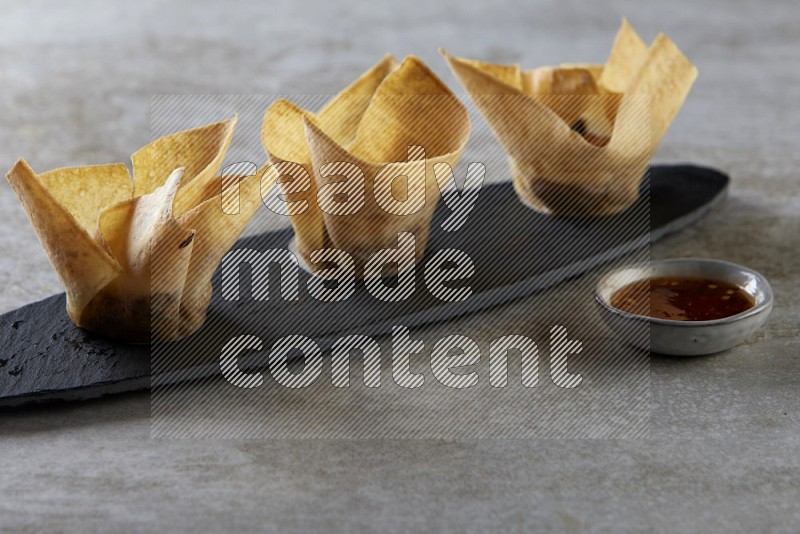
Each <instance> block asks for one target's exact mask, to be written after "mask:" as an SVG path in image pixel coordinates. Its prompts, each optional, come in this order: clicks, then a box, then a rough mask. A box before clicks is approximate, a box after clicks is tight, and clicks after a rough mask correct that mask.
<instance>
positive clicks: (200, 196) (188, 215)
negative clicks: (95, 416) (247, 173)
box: [7, 118, 272, 342]
mask: <svg viewBox="0 0 800 534" xmlns="http://www.w3.org/2000/svg"><path fill="white" fill-rule="evenodd" d="M235 124H236V118H234V119H231V120H228V121H224V122H219V123H216V124H212V125H209V126H204V127H201V128H196V129H193V130H187V131H184V132H180V133H176V134H173V135H170V136H167V137H163V138H161V139H158V140H156V141H154V142H153V143H151V144H149V145H147V146H146V147H144V148H142V149H141V150H139V151H138V152H136V153H135V154H134V155H133V157H132V161H133V180H131V177H130V175H129V174H128V169H127V167H126V166H125V165H124V164H114V165H97V166H88V167H75V168H67V169H57V170H53V171H49V172H46V173H44V174H39V175H37V174H36V173H35V172H34V171H33V169H31V167H30V166H29V165H28V164H27V163H26V162H25V161H24V160H19V161H18V162H17V163H16V164H15V165H14V166H13V167H12V168H11V170H10V171H9V172H8V174H7V178H8V181H9V182H10V183H11V186H12V187H13V188H14V190H15V191H16V193H17V195H18V196H19V199H20V201H21V202H22V205H23V207H24V208H25V211H26V212H27V214H28V217H29V218H30V221H31V223H32V224H33V228H34V230H35V231H36V233H37V234H38V236H39V240H40V241H41V243H42V245H43V246H44V249H45V252H46V253H47V255H48V257H49V259H50V262H51V264H52V265H53V267H54V269H55V270H56V273H57V274H58V276H59V278H60V280H61V283H62V285H63V286H64V288H65V289H66V293H67V312H68V314H69V316H70V318H71V319H72V321H73V322H74V323H75V324H76V325H77V326H79V327H82V328H85V329H87V330H91V331H93V332H97V333H100V334H103V335H107V336H109V337H112V338H115V339H119V340H123V341H129V342H149V341H151V340H154V339H177V338H179V337H183V336H186V335H188V334H190V333H192V332H193V331H194V330H196V329H197V328H199V327H200V326H201V325H202V324H203V321H204V320H205V316H206V311H207V309H208V304H209V301H210V298H211V276H212V274H213V273H214V271H215V270H216V268H217V265H218V264H219V262H220V261H221V260H222V257H223V256H224V254H225V253H226V252H227V251H228V250H229V249H230V247H231V246H232V245H233V244H234V242H235V241H236V239H237V237H238V236H239V234H240V233H241V232H242V230H243V229H244V227H245V226H246V225H247V223H248V221H249V220H250V218H251V217H252V215H253V214H254V213H255V210H256V208H257V207H258V205H259V203H260V202H261V196H260V195H259V187H260V185H261V180H260V178H261V174H260V173H258V174H256V175H254V176H251V177H248V178H243V179H241V180H240V181H239V182H238V183H239V186H240V190H239V198H238V199H233V198H229V197H228V196H226V197H225V198H224V200H223V197H222V185H221V178H220V177H217V174H216V173H217V171H218V170H219V168H220V166H221V164H222V161H223V158H224V157H225V152H226V151H227V150H228V146H229V145H230V141H231V137H232V136H233V130H234V127H235ZM271 185H272V184H271V183H269V179H267V180H265V183H264V186H265V187H270V186H271ZM234 201H236V202H238V204H233V205H232V204H231V202H234ZM223 203H225V210H224V211H223ZM236 206H238V208H239V209H238V213H236V211H235V209H232V208H235V207H236ZM226 212H232V213H236V214H234V215H231V214H228V213H226Z"/></svg>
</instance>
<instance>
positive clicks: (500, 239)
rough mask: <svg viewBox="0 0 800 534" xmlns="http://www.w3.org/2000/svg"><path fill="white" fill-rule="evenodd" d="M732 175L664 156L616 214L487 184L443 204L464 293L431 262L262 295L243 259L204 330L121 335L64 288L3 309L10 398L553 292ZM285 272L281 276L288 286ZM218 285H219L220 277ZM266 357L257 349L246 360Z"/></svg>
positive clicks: (4, 383)
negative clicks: (464, 261) (539, 204)
mask: <svg viewBox="0 0 800 534" xmlns="http://www.w3.org/2000/svg"><path fill="white" fill-rule="evenodd" d="M727 186H728V177H727V176H725V175H724V174H722V173H720V172H718V171H715V170H713V169H708V168H703V167H696V166H689V165H675V166H653V167H652V168H651V170H650V172H649V177H646V179H645V180H644V181H643V184H642V196H641V198H640V200H639V201H638V203H637V204H636V205H634V206H633V207H631V208H630V209H629V210H627V211H625V212H623V213H621V214H618V215H615V216H612V217H606V218H593V219H580V218H555V217H548V216H545V215H541V214H539V213H536V212H534V211H532V210H530V209H528V208H526V207H525V206H523V205H522V204H521V203H520V202H519V200H518V199H517V197H516V195H515V193H514V191H513V189H512V187H511V184H510V183H500V184H493V185H487V186H485V187H484V188H483V190H482V191H481V194H480V196H479V199H478V201H477V204H476V206H475V208H474V210H473V211H472V213H471V215H470V217H469V219H468V221H467V223H466V224H465V225H464V226H463V227H462V228H461V229H460V230H458V231H456V232H444V231H443V230H442V229H441V225H440V224H439V222H440V221H441V220H442V219H443V218H444V217H446V216H447V215H448V213H449V212H448V210H447V209H446V208H445V207H444V205H443V204H440V205H439V207H438V210H437V213H436V215H435V217H434V221H433V224H432V231H431V236H430V239H429V242H428V249H427V250H428V251H429V252H431V251H435V250H439V249H443V248H457V249H460V250H463V251H465V252H467V253H468V254H469V255H470V257H471V258H472V260H473V262H474V264H475V274H474V275H473V277H472V278H471V279H470V280H469V285H470V286H471V287H472V289H473V294H472V296H471V297H470V298H469V299H467V300H465V301H462V302H454V303H447V302H443V301H440V300H437V299H436V298H434V297H433V296H432V295H430V293H428V291H427V289H426V288H425V284H424V282H423V277H422V269H417V273H416V276H417V290H416V291H415V292H414V294H413V295H412V297H411V298H410V299H408V300H406V301H403V302H400V303H397V302H395V303H385V302H383V301H380V300H378V299H375V298H374V297H372V296H370V295H369V294H368V293H367V291H366V289H365V288H364V287H363V284H362V285H359V286H358V287H357V291H356V293H355V294H354V296H353V297H351V298H350V299H348V300H346V301H343V302H331V303H321V302H319V301H317V300H314V299H312V298H311V297H310V296H309V295H308V293H307V291H306V289H305V288H306V284H305V279H306V278H307V277H308V276H309V275H307V274H306V273H305V272H301V280H300V288H301V293H300V300H299V301H296V302H287V301H284V300H282V299H273V298H272V297H270V300H268V301H254V300H253V299H250V298H249V289H250V286H249V284H250V280H249V275H248V274H247V273H246V272H244V271H246V269H243V272H242V284H241V293H242V299H241V300H240V301H237V302H231V301H224V300H223V299H222V297H221V296H220V292H219V291H218V290H215V292H214V298H213V300H212V304H211V308H210V311H209V316H208V319H207V321H206V324H205V325H204V326H203V327H202V328H201V329H200V330H199V331H198V332H196V333H195V334H194V335H192V336H190V337H189V338H186V339H184V340H181V341H178V342H171V343H161V344H157V345H154V346H147V345H127V344H122V343H117V342H114V341H111V340H108V339H105V338H102V337H99V336H96V335H93V334H91V333H88V332H85V331H82V330H80V329H78V328H75V327H74V326H73V325H72V323H71V322H70V320H69V318H68V317H67V314H66V311H65V297H64V294H60V295H55V296H52V297H50V298H47V299H45V300H42V301H40V302H36V303H33V304H29V305H27V306H24V307H22V308H19V309H17V310H14V311H11V312H9V313H6V314H4V315H2V316H0V345H1V346H2V349H0V407H9V406H18V405H24V404H29V403H35V402H44V401H54V400H76V399H87V398H92V397H98V396H102V395H106V394H111V393H117V392H123V391H131V390H137V389H145V388H148V387H150V386H151V381H152V380H151V357H156V356H159V355H160V356H161V358H159V360H160V361H162V362H163V361H165V358H164V357H163V356H164V355H168V356H169V360H168V361H169V364H168V367H166V368H165V367H163V366H161V367H160V368H159V369H158V375H157V380H158V382H159V384H160V383H164V382H171V381H180V380H187V379H194V378H199V377H205V376H212V375H215V374H218V373H219V367H218V358H219V354H220V350H221V348H222V346H223V345H224V344H225V343H226V342H227V341H229V340H230V339H232V338H233V337H235V336H238V335H242V334H253V335H257V336H259V337H260V338H261V339H262V340H263V341H264V346H265V347H269V346H270V345H269V343H270V342H271V341H272V340H275V339H277V338H278V337H281V336H285V335H289V334H295V333H299V334H303V335H306V336H309V337H311V338H313V339H315V340H317V341H318V342H319V343H320V345H321V346H323V347H325V346H326V344H327V343H329V342H330V340H331V339H334V338H336V337H339V336H341V335H344V334H347V333H359V334H364V335H378V334H382V333H385V332H387V331H389V330H390V329H391V327H392V325H395V324H402V325H404V326H407V327H413V326H418V325H421V324H425V323H432V322H436V321H442V320H445V319H448V318H452V317H455V316H458V315H462V314H466V313H474V312H477V311H480V310H483V309H486V308H489V307H491V306H495V305H498V304H501V303H503V302H507V301H510V300H513V299H517V298H521V297H524V296H526V295H530V294H531V293H534V292H536V291H541V290H542V289H545V288H547V287H549V286H552V285H554V284H556V283H559V282H561V281H563V280H565V279H567V278H570V277H573V276H577V275H579V274H581V273H583V272H585V271H587V270H589V269H591V268H593V267H596V266H598V265H601V264H603V263H606V262H609V261H611V260H613V259H615V258H617V257H619V256H621V255H623V254H626V253H629V252H631V251H633V250H636V249H638V248H641V247H642V246H645V245H646V244H647V243H648V242H650V241H654V240H656V239H659V238H661V237H662V236H664V235H666V234H668V233H671V232H674V231H677V230H679V229H680V228H683V227H685V226H687V225H689V224H691V223H693V222H694V221H696V220H697V219H699V218H700V217H702V216H703V215H704V214H705V213H706V212H707V211H708V210H709V209H710V208H711V207H713V206H714V205H715V204H717V203H719V202H720V201H721V200H722V199H723V198H724V197H725V194H726V191H727ZM648 209H649V231H648V228H647V226H648V225H647V224H646V220H647V219H646V218H645V219H644V221H645V223H644V224H643V223H642V221H643V219H642V218H643V217H647V215H648ZM291 238H292V231H291V230H290V229H286V230H281V231H277V232H269V233H265V234H260V235H257V236H252V237H247V238H243V239H240V240H239V241H238V242H237V244H236V245H235V247H234V248H237V247H246V248H251V249H258V250H266V249H275V248H286V247H287V246H288V244H289V241H290V240H291ZM273 271H274V272H272V273H271V274H270V277H271V278H270V287H271V288H277V287H278V285H279V281H278V278H277V276H278V274H277V270H275V269H273ZM214 285H215V289H216V288H218V287H219V279H218V277H217V278H215V280H214ZM271 291H273V289H271ZM272 294H277V292H273V293H272ZM268 352H269V351H268V350H267V351H264V352H263V353H260V354H261V357H262V358H263V357H265V355H267V354H268ZM263 364H264V361H263V360H262V361H250V360H249V364H245V365H243V367H248V366H250V365H263Z"/></svg>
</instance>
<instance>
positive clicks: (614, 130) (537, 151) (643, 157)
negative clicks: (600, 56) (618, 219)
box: [441, 19, 697, 216]
mask: <svg viewBox="0 0 800 534" xmlns="http://www.w3.org/2000/svg"><path fill="white" fill-rule="evenodd" d="M441 53H442V55H443V56H444V57H445V59H446V60H447V62H448V63H449V65H450V68H451V69H452V70H453V72H454V73H455V75H456V77H457V78H458V80H459V81H460V82H461V84H462V85H463V86H464V88H465V89H466V90H467V92H468V93H469V94H470V96H471V98H472V100H473V101H474V102H475V104H476V106H477V107H478V109H479V110H480V112H481V114H482V115H483V116H484V118H485V119H486V121H487V122H488V123H489V125H490V127H491V128H492V130H493V131H494V133H495V135H497V137H498V139H499V140H500V142H501V144H502V145H503V147H504V148H505V149H506V151H507V152H508V155H509V160H510V165H511V171H512V175H513V179H514V188H515V190H516V192H517V194H518V195H519V197H520V198H521V199H522V201H523V202H525V203H526V204H528V205H529V206H531V207H532V208H533V209H535V210H538V211H541V212H543V213H547V214H551V215H568V216H602V215H611V214H614V213H618V212H620V211H622V210H624V209H626V208H628V207H629V206H631V205H632V204H633V203H635V202H636V200H637V199H638V198H639V186H640V183H641V180H642V177H643V176H644V174H645V172H646V170H647V168H648V165H649V163H650V159H651V158H652V155H653V153H654V152H655V150H656V148H657V147H658V144H659V143H660V141H661V139H662V137H663V136H664V134H665V133H666V132H667V129H668V128H669V125H670V123H671V122H672V120H673V119H674V118H675V116H676V114H677V113H678V110H680V108H681V106H682V105H683V102H684V100H685V99H686V96H687V95H688V93H689V90H690V89H691V87H692V84H693V83H694V80H695V78H696V77H697V69H696V68H695V66H694V65H692V64H691V63H690V62H689V60H688V59H686V57H685V56H684V55H683V54H682V53H681V51H680V50H679V49H678V47H677V46H676V45H675V43H673V42H672V41H671V40H670V39H669V38H668V37H667V36H665V35H663V34H660V35H659V36H658V37H656V39H655V41H654V42H653V44H652V45H650V46H649V47H648V46H647V45H646V44H645V43H644V42H643V41H642V40H641V38H640V37H639V36H638V35H637V34H636V32H635V31H634V30H633V28H632V27H631V26H630V24H628V22H627V20H625V19H623V21H622V26H621V27H620V29H619V31H618V33H617V36H616V39H615V41H614V46H613V48H612V50H611V54H610V56H609V58H608V61H607V62H606V64H605V65H580V64H569V65H561V66H559V67H541V68H538V69H534V70H530V71H523V70H521V69H520V67H519V65H509V66H507V65H494V64H490V63H484V62H481V61H476V60H469V59H461V58H456V57H453V56H450V55H449V54H447V52H445V51H444V50H442V51H441Z"/></svg>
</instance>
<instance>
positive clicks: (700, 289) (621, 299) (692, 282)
mask: <svg viewBox="0 0 800 534" xmlns="http://www.w3.org/2000/svg"><path fill="white" fill-rule="evenodd" d="M611 305H612V306H614V307H615V308H617V309H619V310H622V311H624V312H628V313H633V314H636V315H646V316H648V317H655V318H656V319H670V320H673V321H713V320H715V319H722V318H723V317H730V316H731V315H736V314H737V313H741V312H743V311H745V310H749V309H750V308H752V307H753V306H754V305H755V303H754V302H753V299H752V297H751V296H750V295H748V294H747V293H746V292H745V291H743V290H742V289H740V288H738V287H736V286H735V285H732V284H729V283H727V282H720V281H718V280H709V279H706V278H678V277H674V278H673V277H669V278H649V279H646V280H639V281H638V282H634V283H632V284H628V285H627V286H625V287H623V288H622V289H620V290H619V291H617V292H616V293H614V295H612V297H611Z"/></svg>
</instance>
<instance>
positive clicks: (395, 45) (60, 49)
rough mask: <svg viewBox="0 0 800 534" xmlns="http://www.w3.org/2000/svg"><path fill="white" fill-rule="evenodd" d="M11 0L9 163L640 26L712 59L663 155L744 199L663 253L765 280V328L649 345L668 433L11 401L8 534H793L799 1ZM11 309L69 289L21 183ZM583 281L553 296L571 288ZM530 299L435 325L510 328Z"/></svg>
mask: <svg viewBox="0 0 800 534" xmlns="http://www.w3.org/2000/svg"><path fill="white" fill-rule="evenodd" d="M449 4H450V5H449V6H448V5H445V3H438V2H424V1H416V0H414V1H411V2H395V3H393V4H387V5H381V4H380V3H377V2H372V3H368V2H357V1H354V0H353V1H348V2H340V3H335V2H324V1H321V0H314V1H312V2H289V1H275V2H260V3H259V2H252V3H245V2H224V3H223V2H219V3H212V2H190V1H188V0H187V1H180V2H173V3H170V5H169V7H166V6H159V3H158V2H155V1H150V0H139V1H137V2H128V3H124V4H123V3H119V4H118V5H114V3H112V2H101V1H99V0H98V1H92V2H50V3H47V2H39V1H26V2H11V1H8V2H3V3H2V13H3V15H2V17H0V81H1V82H2V90H0V117H2V121H1V122H0V162H2V165H3V166H5V167H10V165H11V164H12V163H13V162H14V161H15V160H16V158H18V157H20V156H25V157H26V158H27V159H28V160H29V162H30V163H31V164H32V165H33V166H34V168H36V169H39V170H45V169H49V168H54V167H57V166H68V165H79V164H88V163H103V162H115V161H128V158H129V155H130V154H131V153H132V152H133V151H134V150H135V149H137V148H138V147H140V146H143V145H144V144H146V143H147V142H148V140H149V137H150V126H149V117H150V114H149V111H150V110H149V107H150V98H151V95H152V94H159V93H283V94H291V93H303V94H313V93H330V92H335V91H337V90H338V89H339V88H341V87H342V86H343V85H344V84H346V83H347V82H348V81H350V80H351V79H352V78H354V77H355V76H356V75H357V74H359V73H360V72H362V71H363V70H364V68H366V66H368V65H371V64H372V63H373V62H374V61H375V60H376V59H377V58H378V57H379V56H380V55H382V54H383V53H384V52H386V51H391V52H393V53H395V54H396V55H398V56H402V55H404V54H406V53H414V54H417V55H419V56H421V57H422V58H423V59H425V60H426V61H428V62H429V64H430V65H432V66H433V68H434V69H435V70H436V71H437V72H438V73H440V74H441V75H442V77H443V78H444V79H445V80H446V81H447V82H448V83H450V84H452V85H453V86H454V87H457V86H456V85H455V81H454V79H453V77H452V76H451V75H450V73H449V72H448V71H447V69H446V67H445V65H444V63H443V61H442V60H441V58H439V57H438V55H437V53H436V49H437V47H439V46H444V47H445V48H447V49H448V50H450V51H452V52H453V53H456V54H459V55H464V56H467V57H481V58H485V59H488V60H492V61H497V62H521V63H523V64H524V65H527V66H536V65H541V64H553V63H558V62H563V61H576V60H586V61H602V60H603V59H604V57H605V55H606V51H607V48H608V46H609V43H610V41H611V39H612V36H613V33H614V31H615V30H616V28H617V25H618V23H619V18H620V17H621V16H623V15H625V16H627V17H628V18H629V19H630V20H631V21H632V22H633V23H634V25H635V26H636V28H637V30H639V31H640V32H641V33H642V34H643V36H644V37H645V38H646V39H648V40H649V39H651V38H652V37H653V36H654V35H655V34H656V33H657V32H658V31H664V32H665V33H667V34H668V35H670V36H671V37H672V38H673V39H674V40H675V41H676V42H678V43H679V45H680V46H681V47H682V49H683V50H684V51H685V52H686V53H687V55H688V56H689V57H690V58H692V59H693V60H694V61H695V63H696V64H697V65H698V67H699V70H700V78H699V79H698V81H697V83H696V85H695V87H694V89H693V92H692V94H691V95H690V97H689V100H688V101H687V103H686V105H685V107H684V109H683V110H682V112H681V114H680V116H679V118H678V120H677V121H676V122H675V123H674V124H673V126H672V129H671V130H670V132H669V134H668V136H667V137H666V139H665V140H664V142H663V144H662V146H661V148H660V150H659V153H658V154H657V160H658V161H690V162H695V163H700V164H705V165H710V166H714V167H718V168H720V169H722V170H724V171H726V172H728V173H730V175H731V178H732V185H731V192H730V198H729V199H728V200H727V202H726V203H725V204H724V205H723V206H722V207H721V208H719V209H717V210H715V211H714V212H712V213H711V214H710V215H709V216H708V217H707V218H705V219H704V220H703V221H701V223H699V224H697V225H695V226H693V227H691V228H689V229H687V230H684V231H682V232H681V233H679V234H676V235H674V236H671V237H668V238H666V239H665V240H663V241H661V242H659V243H658V244H657V245H655V246H654V247H653V250H652V255H653V257H657V258H660V257H674V256H695V255H696V256H710V257H716V258H720V259H726V260H730V261H734V262H739V263H742V264H745V265H748V266H751V267H753V268H755V269H756V270H758V271H760V272H762V273H764V274H765V275H766V276H767V277H768V278H769V280H770V282H771V283H772V285H773V287H774V290H775V295H776V302H775V308H774V312H773V314H772V317H771V319H770V321H769V322H768V323H767V325H766V327H765V328H764V329H762V330H761V331H759V332H758V334H757V335H756V336H755V337H754V338H753V339H752V340H751V341H750V342H748V343H747V344H745V345H743V346H740V347H737V348H735V349H733V350H731V351H729V352H726V353H723V354H719V355H716V356H712V357H704V358H696V359H671V358H663V357H653V358H652V359H651V392H652V417H651V429H650V438H649V439H646V440H620V441H609V440H585V441H584V440H571V441H546V440H519V441H470V442H446V441H437V442H430V441H316V440H304V441H281V440H275V441H247V442H245V441H160V440H151V439H150V419H149V417H150V398H149V395H148V394H147V393H138V394H126V395H121V396H116V397H109V398H107V399H101V400H97V401H91V402H84V403H76V404H65V405H57V406H48V407H42V408H35V409H26V410H17V411H12V412H7V413H2V414H0V447H2V454H0V471H1V472H2V475H0V496H2V497H0V530H6V529H10V530H12V531H13V530H19V531H30V532H35V531H42V530H48V531H84V532H87V531H88V532H93V531H108V530H122V529H124V530H130V531H153V530H157V529H159V526H158V525H163V526H164V527H161V528H164V529H166V525H167V524H169V525H171V528H170V530H174V531H179V532H182V531H222V530H223V529H224V530H239V531H253V530H262V529H267V528H274V529H276V530H289V531H303V532H305V531H313V530H333V531H361V530H363V531H366V530H387V531H406V530H409V529H417V530H450V531H487V530H497V529H499V528H500V527H502V530H512V531H514V530H538V529H548V530H565V531H591V532H594V531H598V532H601V531H608V532H618V531H621V530H625V531H645V530H657V531H682V532H686V531H703V532H710V531H773V532H779V531H783V532H792V531H796V529H797V526H798V524H800V506H798V503H799V502H800V411H798V406H799V403H798V401H800V335H798V324H800V269H798V259H797V258H798V250H800V187H798V178H800V171H798V169H799V168H800V151H798V147H799V146H800V145H798V143H799V142H800V140H799V139H798V132H800V111H799V110H798V104H797V98H796V96H797V88H798V87H800V70H798V69H797V63H798V59H800V58H799V57H798V56H800V34H799V33H798V32H797V28H798V26H800V5H799V4H797V2H793V1H790V0H787V1H785V2H746V1H743V0H738V1H723V0H705V1H702V2H695V1H679V2H670V3H669V4H661V5H657V6H655V5H654V6H652V7H647V6H645V5H644V3H642V2H636V1H633V0H621V1H614V2H609V3H605V2H604V3H602V4H603V5H602V6H601V5H600V3H597V2H595V3H592V4H585V3H578V2H561V1H552V2H527V3H520V4H519V5H514V4H513V3H512V2H505V1H494V2H486V3H483V4H479V3H477V2H449ZM0 209H2V213H3V219H4V221H3V228H4V229H3V231H2V232H1V233H0V311H7V310H10V309H13V308H15V307H17V306H20V305H22V304H25V303H28V302H32V301H34V300H37V299H40V298H43V297H45V296H48V295H50V294H53V293H56V292H59V291H60V288H59V284H58V281H57V279H56V278H55V276H54V274H53V273H52V271H51V269H50V266H49V264H48V263H47V260H46V258H45V256H44V254H43V252H42V250H41V248H40V246H39V244H38V242H37V240H36V237H35V235H34V233H33V231H32V230H31V229H30V225H29V223H28V221H27V219H26V217H25V214H24V213H23V211H22V209H21V208H20V206H19V204H18V201H17V199H16V197H15V195H14V194H13V192H12V191H11V189H10V188H9V186H8V184H7V183H6V182H5V180H3V181H2V183H0ZM567 290H568V289H567V288H564V287H557V288H555V289H553V290H552V292H553V293H552V294H553V297H554V298H557V297H558V292H560V291H567ZM525 313H526V301H522V302H517V303H515V304H513V305H509V306H504V307H502V308H500V309H498V310H495V311H492V312H491V313H490V314H486V315H484V316H481V317H477V318H476V317H471V318H465V319H461V320H458V321H453V322H451V323H448V324H443V325H441V326H440V327H436V328H429V329H426V330H425V331H424V332H422V333H420V335H422V336H423V337H425V338H430V339H435V338H438V337H440V336H441V335H443V333H445V332H451V331H453V330H459V331H466V332H470V333H471V334H472V335H473V336H474V337H475V338H476V339H483V338H484V337H485V338H486V339H489V338H490V334H491V332H492V325H493V324H497V325H500V324H502V323H503V321H506V320H512V319H513V318H515V317H520V316H524V314H525Z"/></svg>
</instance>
